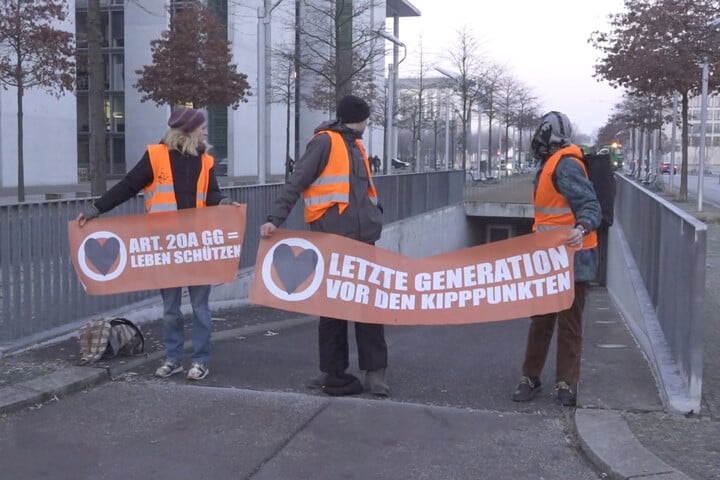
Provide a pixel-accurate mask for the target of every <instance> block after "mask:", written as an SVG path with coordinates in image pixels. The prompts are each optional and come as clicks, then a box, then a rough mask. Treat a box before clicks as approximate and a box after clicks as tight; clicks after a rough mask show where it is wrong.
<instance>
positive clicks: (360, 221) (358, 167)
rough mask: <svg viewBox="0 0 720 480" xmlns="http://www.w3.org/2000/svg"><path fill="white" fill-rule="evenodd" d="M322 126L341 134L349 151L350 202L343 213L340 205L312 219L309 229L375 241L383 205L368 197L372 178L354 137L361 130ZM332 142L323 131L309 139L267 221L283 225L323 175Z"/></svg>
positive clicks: (359, 135) (380, 227)
mask: <svg viewBox="0 0 720 480" xmlns="http://www.w3.org/2000/svg"><path fill="white" fill-rule="evenodd" d="M321 130H332V131H335V132H339V133H340V134H342V136H343V139H344V140H345V146H346V147H347V149H348V151H349V152H350V162H351V165H350V204H349V205H348V207H347V208H346V209H345V211H344V212H343V213H342V215H341V214H340V213H339V211H338V206H337V205H334V206H333V207H331V208H329V209H328V210H327V211H326V212H325V213H324V214H323V216H322V217H320V218H319V219H318V220H316V221H314V222H312V223H310V229H311V230H312V231H316V232H325V233H334V234H337V235H343V236H345V237H348V238H352V239H355V240H360V241H362V242H366V243H374V242H376V241H377V240H378V239H379V238H380V234H381V233H382V209H381V207H380V206H379V204H378V206H376V205H374V204H373V203H372V202H371V201H370V197H368V193H367V192H368V186H369V182H370V179H369V177H368V173H367V169H366V168H365V161H364V159H363V157H362V154H361V153H360V150H359V149H358V148H357V146H356V145H355V139H359V138H362V134H361V133H360V132H357V131H355V130H351V129H349V128H348V127H346V126H345V125H343V124H341V123H339V122H333V123H323V124H321V125H320V126H319V127H318V128H316V129H315V133H317V132H319V131H321ZM330 142H331V140H330V136H329V135H324V134H321V135H317V136H315V137H313V139H312V140H310V142H309V143H308V145H307V149H306V150H305V154H303V156H302V157H301V158H300V160H299V161H298V162H297V164H296V165H295V170H294V171H293V174H292V175H291V176H290V179H289V180H288V182H287V183H286V184H285V186H284V188H283V190H282V192H281V193H280V196H279V197H278V198H277V199H276V200H275V203H274V204H273V207H272V209H271V211H270V215H268V221H269V222H272V223H273V225H275V226H277V227H279V226H280V225H282V223H283V222H284V221H285V219H286V218H287V217H288V215H289V214H290V211H291V210H292V208H293V206H294V205H295V203H296V202H297V201H298V199H299V198H300V195H301V194H302V192H303V191H304V190H305V189H306V188H308V187H309V186H310V184H311V183H312V182H314V181H315V179H317V178H318V177H319V176H320V173H322V171H323V169H324V168H325V166H326V165H327V163H328V160H329V158H330Z"/></svg>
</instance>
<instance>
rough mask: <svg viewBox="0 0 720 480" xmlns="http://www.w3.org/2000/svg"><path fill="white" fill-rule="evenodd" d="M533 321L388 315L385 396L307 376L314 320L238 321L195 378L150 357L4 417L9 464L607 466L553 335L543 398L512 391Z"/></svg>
mask: <svg viewBox="0 0 720 480" xmlns="http://www.w3.org/2000/svg"><path fill="white" fill-rule="evenodd" d="M268 312H270V313H271V312H272V311H268ZM237 313H238V312H235V314H237ZM217 315H218V316H222V315H223V312H218V314H217ZM228 315H233V313H232V312H228ZM527 325H528V321H527V320H516V321H509V322H501V323H494V324H477V325H465V326H453V327H402V328H389V329H388V342H389V347H390V357H391V358H390V362H391V366H390V369H389V371H388V380H389V382H390V385H391V388H392V398H391V399H389V400H376V399H372V398H371V397H369V396H366V395H362V396H359V397H355V398H343V399H331V398H330V397H327V396H325V395H323V394H321V393H313V392H309V391H307V390H305V389H304V387H303V381H304V380H305V378H306V377H308V376H310V375H313V374H315V373H316V358H317V348H316V338H315V336H316V323H315V321H309V322H308V323H304V324H301V325H299V326H295V327H292V328H287V329H283V330H276V331H275V330H270V331H265V332H264V333H259V334H256V335H248V336H243V335H238V336H236V337H232V338H229V339H227V340H223V341H220V342H216V343H215V344H214V345H213V358H212V360H211V373H210V375H209V376H208V378H207V379H205V380H204V381H203V382H201V385H192V384H189V383H187V382H186V381H185V380H184V379H183V378H182V377H181V376H180V375H178V376H175V377H173V378H171V379H169V380H159V379H156V378H154V377H153V371H154V369H155V367H156V365H155V364H147V365H144V366H142V367H140V368H139V369H137V370H135V371H132V372H130V373H127V374H124V375H123V376H122V377H120V378H119V379H117V380H116V381H114V382H111V383H109V384H105V385H103V386H100V387H97V388H95V389H92V390H90V391H88V392H85V393H79V394H75V395H72V396H70V397H67V398H64V399H62V400H59V401H57V402H50V403H48V404H45V405H43V406H42V407H41V408H37V409H32V410H25V411H22V412H18V413H16V414H12V415H10V416H8V417H6V418H1V419H0V477H1V478H8V479H13V480H16V479H17V480H24V479H40V478H51V479H85V478H87V479H90V478H92V479H115V478H117V479H120V478H123V479H126V478H138V479H142V478H173V479H185V478H187V479H193V480H195V479H197V478H205V479H225V478H245V479H250V478H252V479H335V478H357V479H393V480H395V479H408V480H410V479H413V480H416V479H425V478H427V479H433V480H442V479H447V480H459V479H484V478H488V479H490V478H492V479H518V480H522V479H528V480H529V479H535V480H538V479H548V480H549V479H561V478H562V479H565V478H568V479H569V478H572V479H578V480H582V479H597V478H601V477H600V474H599V473H597V472H596V471H595V470H594V468H593V467H592V466H591V465H590V463H589V462H588V461H587V460H586V459H585V458H584V457H583V455H582V454H581V453H580V451H579V449H578V447H577V445H576V441H575V438H574V435H573V432H572V426H571V420H570V414H571V410H568V409H564V408H562V407H560V406H559V405H557V404H556V403H555V402H554V400H553V399H552V398H551V396H550V393H551V391H552V388H551V385H552V381H553V379H554V361H553V359H554V350H553V351H551V352H550V356H549V359H548V360H549V361H548V365H547V366H546V370H545V381H546V385H547V388H546V389H545V391H544V392H543V393H542V394H541V395H540V396H539V398H537V399H536V401H534V402H531V403H527V404H516V403H513V402H511V401H510V399H509V397H510V393H511V391H512V389H513V388H514V385H515V382H516V381H517V380H518V377H519V368H520V362H521V361H522V353H523V349H524V344H525V335H526V332H527ZM351 330H352V329H351ZM353 342H354V341H353ZM351 351H354V348H352V349H351ZM350 371H351V372H353V373H356V374H359V372H358V371H357V359H356V357H355V356H354V355H353V356H352V357H351V370H350Z"/></svg>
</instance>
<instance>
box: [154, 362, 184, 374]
mask: <svg viewBox="0 0 720 480" xmlns="http://www.w3.org/2000/svg"><path fill="white" fill-rule="evenodd" d="M182 371H183V366H182V365H179V364H177V363H175V362H171V361H170V360H165V362H164V363H163V364H162V365H161V366H160V368H158V369H157V370H155V375H156V376H158V377H160V378H167V377H169V376H170V375H175V374H176V373H180V372H182Z"/></svg>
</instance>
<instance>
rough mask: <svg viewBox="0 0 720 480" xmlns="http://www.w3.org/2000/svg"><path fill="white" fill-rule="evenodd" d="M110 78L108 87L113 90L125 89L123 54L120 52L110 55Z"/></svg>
mask: <svg viewBox="0 0 720 480" xmlns="http://www.w3.org/2000/svg"><path fill="white" fill-rule="evenodd" d="M110 70H111V79H112V81H111V82H110V89H111V90H113V91H123V90H125V56H124V55H123V54H121V53H114V54H113V55H112V65H110Z"/></svg>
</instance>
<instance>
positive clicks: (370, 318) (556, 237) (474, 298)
mask: <svg viewBox="0 0 720 480" xmlns="http://www.w3.org/2000/svg"><path fill="white" fill-rule="evenodd" d="M566 237H567V232H564V231H557V230H556V231H547V232H539V233H533V234H530V235H524V236H520V237H515V238H511V239H509V240H504V241H500V242H494V243H489V244H486V245H479V246H476V247H471V248H465V249H462V250H456V251H454V252H450V253H445V254H442V255H436V256H432V257H426V258H420V259H415V258H410V257H405V256H402V255H399V254H396V253H393V252H390V251H387V250H384V249H382V248H378V247H374V246H372V245H368V244H366V243H362V242H358V241H355V240H350V239H348V238H345V237H340V236H337V235H331V234H324V233H317V232H300V231H290V230H278V231H277V232H275V234H273V236H272V238H270V239H264V240H261V241H260V246H259V250H258V255H257V260H256V263H255V278H254V280H253V285H252V288H251V290H250V301H251V302H252V303H255V304H258V305H265V306H268V307H274V308H281V309H284V310H290V311H295V312H300V313H305V314H310V315H322V316H327V317H333V318H342V319H346V320H353V321H359V322H365V323H383V324H390V325H444V324H461V323H479V322H494V321H500V320H510V319H514V318H525V317H528V316H531V315H536V314H543V313H550V312H557V311H560V310H565V309H567V308H569V307H570V305H571V304H572V302H573V298H574V295H575V291H574V281H573V278H574V276H573V256H574V250H572V249H569V248H567V247H566V246H565V240H566Z"/></svg>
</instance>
